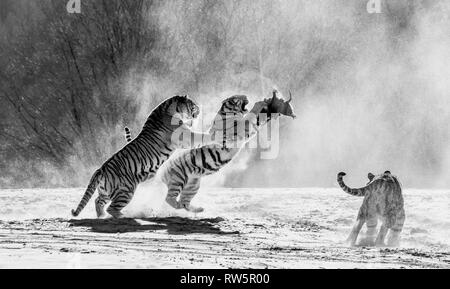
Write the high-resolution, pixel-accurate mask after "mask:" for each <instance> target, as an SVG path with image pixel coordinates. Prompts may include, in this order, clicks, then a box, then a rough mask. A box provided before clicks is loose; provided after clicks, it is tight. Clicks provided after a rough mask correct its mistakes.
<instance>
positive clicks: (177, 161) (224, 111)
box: [126, 91, 295, 213]
mask: <svg viewBox="0 0 450 289" xmlns="http://www.w3.org/2000/svg"><path fill="white" fill-rule="evenodd" d="M276 94H277V91H274V92H273V97H272V99H266V100H264V101H260V102H257V103H256V104H255V106H254V107H253V109H252V110H251V112H250V113H247V109H246V105H247V104H248V99H247V97H246V96H245V95H235V96H232V97H229V98H227V99H226V100H224V101H223V102H222V106H221V108H220V109H219V111H218V113H217V115H216V117H215V120H214V122H213V125H212V127H211V129H210V131H209V133H210V134H211V135H216V136H217V135H218V136H220V137H221V139H222V144H221V145H218V144H214V145H206V146H203V147H201V148H197V149H192V150H189V151H186V152H183V153H182V154H181V155H178V156H176V157H175V158H173V159H170V160H169V163H168V164H167V165H166V166H165V168H164V169H163V171H162V181H163V182H164V183H165V184H166V185H167V187H168V193H167V197H166V202H167V203H168V204H169V205H170V206H172V207H173V208H175V209H185V210H187V211H190V212H194V213H199V212H202V211H203V208H200V207H194V206H192V205H191V200H192V199H193V197H194V196H195V195H196V194H197V192H198V190H199V188H200V180H201V177H203V176H207V175H210V174H213V173H215V172H217V171H219V170H220V169H221V168H223V167H224V166H225V165H227V164H228V163H229V162H230V161H231V160H232V159H233V158H234V157H235V156H236V155H237V154H238V153H239V152H240V150H241V149H242V147H243V146H244V145H245V143H247V142H248V141H249V140H250V139H251V138H252V137H254V136H255V135H256V133H257V131H258V127H259V126H261V125H263V124H264V121H263V120H261V121H260V119H259V118H258V116H259V113H260V112H262V111H265V112H266V113H280V114H283V115H287V116H291V117H295V115H294V113H293V109H292V106H291V105H290V100H289V101H287V102H285V101H283V100H282V99H280V98H278V97H277V95H276ZM291 99H292V97H291ZM246 113H247V114H246ZM269 116H270V115H269ZM268 120H269V118H268V119H267V120H266V121H268ZM126 137H127V139H128V138H129V137H130V136H129V134H128V132H126ZM178 197H179V199H178Z"/></svg>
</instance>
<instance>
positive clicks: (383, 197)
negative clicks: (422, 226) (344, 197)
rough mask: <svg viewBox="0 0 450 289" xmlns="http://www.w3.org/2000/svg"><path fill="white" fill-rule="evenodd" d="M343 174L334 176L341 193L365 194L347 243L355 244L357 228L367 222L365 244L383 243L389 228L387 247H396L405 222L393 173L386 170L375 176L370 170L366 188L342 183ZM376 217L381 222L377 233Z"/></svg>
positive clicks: (397, 183) (400, 198) (398, 185)
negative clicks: (356, 187)
mask: <svg viewBox="0 0 450 289" xmlns="http://www.w3.org/2000/svg"><path fill="white" fill-rule="evenodd" d="M345 175H346V174H345V173H344V172H340V173H339V174H338V175H337V181H338V183H339V186H340V187H341V188H342V189H343V190H344V192H346V193H348V194H350V195H353V196H358V197H364V200H363V203H362V205H361V208H360V209H359V213H358V217H357V222H356V224H355V225H354V227H353V229H352V231H351V233H350V236H349V237H348V239H347V241H348V242H350V245H351V246H355V243H356V239H357V237H358V234H359V231H360V230H361V228H362V226H363V225H364V223H366V226H367V240H366V241H367V243H368V245H375V246H385V242H384V239H385V237H386V234H387V233H388V230H389V231H390V232H389V237H388V241H387V246H391V247H395V246H398V245H399V244H400V233H401V231H402V229H403V224H404V222H405V209H404V201H403V196H402V186H401V184H400V182H399V180H398V178H397V177H396V176H394V175H392V174H391V172H390V171H385V172H384V173H383V174H381V175H377V176H375V175H374V174H372V173H369V174H368V179H369V182H368V183H367V185H366V186H365V187H363V188H359V189H352V188H349V187H348V186H347V185H345V183H344V181H343V177H344V176H345ZM378 219H380V220H381V222H382V224H381V228H380V230H379V232H378V236H376V229H377V224H378ZM375 236H376V239H375Z"/></svg>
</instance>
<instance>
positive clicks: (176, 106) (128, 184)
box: [72, 96, 203, 218]
mask: <svg viewBox="0 0 450 289" xmlns="http://www.w3.org/2000/svg"><path fill="white" fill-rule="evenodd" d="M198 114H199V107H198V106H197V105H196V104H195V103H194V102H193V101H192V100H191V99H190V98H188V97H187V96H174V97H172V98H169V99H167V100H166V101H164V102H162V103H161V104H160V105H159V106H158V107H156V108H155V109H154V110H153V111H152V112H151V114H150V116H149V117H148V119H147V121H146V122H145V124H144V127H143V129H142V131H141V133H140V134H139V135H138V136H137V137H136V138H135V139H134V140H132V141H131V142H129V143H128V144H127V145H126V146H125V147H123V148H122V149H121V150H120V151H118V152H117V153H116V154H114V155H113V156H112V157H111V158H110V159H108V160H107V161H106V162H105V163H104V164H103V165H102V166H101V167H100V168H99V169H98V170H97V171H96V172H95V173H94V175H93V176H92V179H91V181H90V183H89V185H88V188H87V189H86V192H85V194H84V195H83V198H82V199H81V201H80V203H79V205H78V207H77V208H76V210H72V215H73V216H78V215H79V214H80V212H81V211H82V210H83V208H84V207H85V206H86V204H87V203H88V201H89V200H90V199H91V197H92V195H93V194H94V192H95V190H96V189H97V188H98V193H99V196H98V198H97V199H96V200H95V207H96V211H97V216H98V217H102V216H104V215H105V212H104V206H105V205H106V203H107V202H109V201H111V204H110V206H109V207H108V209H107V212H108V213H109V214H110V215H112V216H113V217H115V218H118V217H121V216H122V213H121V212H120V211H121V210H122V209H123V208H124V207H125V206H126V205H127V204H128V203H129V202H130V201H131V199H132V197H133V195H134V192H135V190H136V187H137V185H138V184H139V183H141V182H143V181H146V180H148V179H151V178H152V177H153V176H154V175H155V173H156V171H157V170H158V168H159V167H160V166H161V165H162V164H163V163H164V162H165V161H166V160H167V159H168V158H169V156H170V155H171V154H172V152H173V151H174V150H175V149H176V148H177V147H179V146H180V144H178V143H177V144H174V143H173V142H172V139H171V137H172V133H173V132H174V131H175V130H176V129H180V128H182V129H186V130H188V129H187V128H185V125H184V121H186V120H191V119H193V118H196V117H197V116H198ZM189 132H190V131H189ZM201 137H203V135H202V136H201Z"/></svg>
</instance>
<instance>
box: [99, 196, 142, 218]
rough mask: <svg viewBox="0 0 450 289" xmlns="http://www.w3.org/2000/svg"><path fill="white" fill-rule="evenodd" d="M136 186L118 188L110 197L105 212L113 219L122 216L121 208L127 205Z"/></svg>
mask: <svg viewBox="0 0 450 289" xmlns="http://www.w3.org/2000/svg"><path fill="white" fill-rule="evenodd" d="M135 190H136V188H120V189H118V190H117V191H116V192H115V193H114V195H113V197H112V198H111V204H110V205H109V207H108V209H106V212H108V214H110V215H111V216H113V218H115V219H119V218H123V214H122V213H121V211H122V209H123V208H124V207H125V206H126V205H128V204H129V203H130V201H131V199H132V198H133V195H134V192H135Z"/></svg>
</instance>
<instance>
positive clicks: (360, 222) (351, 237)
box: [347, 218, 365, 247]
mask: <svg viewBox="0 0 450 289" xmlns="http://www.w3.org/2000/svg"><path fill="white" fill-rule="evenodd" d="M364 223H365V219H362V218H359V219H358V220H357V222H356V224H355V225H354V226H353V229H352V232H351V233H350V235H349V236H348V238H347V242H349V243H350V246H352V247H353V246H355V244H356V239H358V234H359V232H360V231H361V228H362V226H363V225H364Z"/></svg>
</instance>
